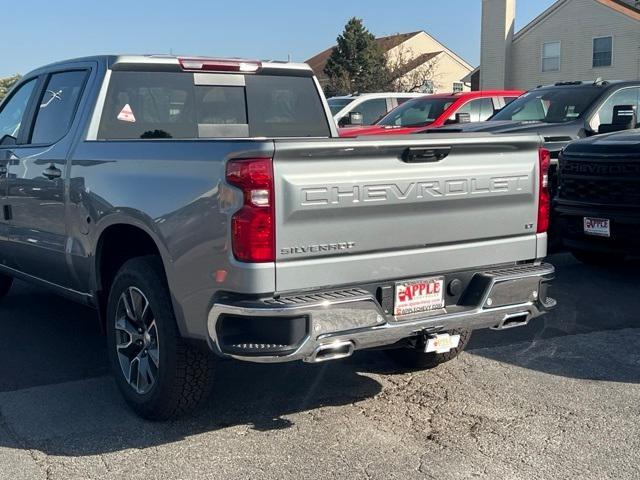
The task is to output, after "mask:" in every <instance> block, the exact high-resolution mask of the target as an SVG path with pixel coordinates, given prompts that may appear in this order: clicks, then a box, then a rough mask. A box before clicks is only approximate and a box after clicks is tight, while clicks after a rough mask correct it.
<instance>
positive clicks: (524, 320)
mask: <svg viewBox="0 0 640 480" xmlns="http://www.w3.org/2000/svg"><path fill="white" fill-rule="evenodd" d="M529 320H531V315H530V313H529V312H518V313H510V314H508V315H505V316H504V318H503V319H502V321H501V322H500V323H499V324H498V325H497V326H495V327H491V330H509V329H510V328H517V327H524V326H525V325H528V324H529Z"/></svg>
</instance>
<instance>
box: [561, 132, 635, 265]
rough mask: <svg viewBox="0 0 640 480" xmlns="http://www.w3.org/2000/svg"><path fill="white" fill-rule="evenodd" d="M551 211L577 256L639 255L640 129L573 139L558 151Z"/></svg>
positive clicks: (607, 259) (601, 259)
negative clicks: (554, 191)
mask: <svg viewBox="0 0 640 480" xmlns="http://www.w3.org/2000/svg"><path fill="white" fill-rule="evenodd" d="M555 204H556V207H555V212H556V215H557V218H558V221H559V224H560V226H561V232H562V241H563V243H564V245H565V246H566V247H567V248H568V249H569V250H570V251H571V252H572V253H573V254H574V256H575V257H577V258H578V259H579V260H581V261H583V262H585V263H590V264H603V265H604V264H606V265H611V264H616V263H620V262H622V261H624V260H625V258H626V257H627V256H636V257H637V256H640V130H632V131H627V132H622V133H615V134H611V135H602V136H599V137H593V138H588V139H585V140H580V141H578V142H574V143H572V144H571V145H569V146H568V147H567V148H565V149H564V150H563V151H562V153H561V154H560V159H559V174H558V196H557V198H556V200H555Z"/></svg>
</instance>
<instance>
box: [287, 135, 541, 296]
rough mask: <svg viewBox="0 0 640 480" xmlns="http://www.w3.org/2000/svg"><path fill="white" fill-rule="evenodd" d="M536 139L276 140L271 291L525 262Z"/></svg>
mask: <svg viewBox="0 0 640 480" xmlns="http://www.w3.org/2000/svg"><path fill="white" fill-rule="evenodd" d="M539 146H540V139H539V138H538V137H537V136H530V135H527V136H523V135H505V136H498V137H496V136H492V135H478V134H469V135H466V134H457V135H455V136H451V135H446V134H444V135H434V134H431V135H428V136H417V135H415V136H410V137H409V136H403V137H397V138H394V139H389V137H386V138H383V137H380V138H374V139H371V138H362V139H344V140H343V141H336V139H329V140H276V141H275V154H274V171H275V189H276V192H275V195H276V202H275V204H276V288H277V290H278V291H279V292H283V291H288V290H300V289H306V288H319V287H325V286H326V287H328V286H336V285H347V284H357V283H363V282H368V281H371V280H372V279H375V280H383V279H393V278H410V277H413V276H422V275H425V274H429V273H435V272H443V271H448V270H455V269H461V268H473V267H476V266H485V265H493V264H499V263H507V262H514V261H520V260H530V259H534V258H536V256H537V253H536V243H537V237H536V222H537V204H538V168H539V166H538V148H539Z"/></svg>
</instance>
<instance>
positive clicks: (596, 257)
mask: <svg viewBox="0 0 640 480" xmlns="http://www.w3.org/2000/svg"><path fill="white" fill-rule="evenodd" d="M571 254H572V255H573V256H574V257H575V258H576V260H578V261H579V262H582V263H584V264H586V265H593V266H596V267H616V266H620V265H622V264H623V263H624V261H625V256H624V255H623V254H621V253H610V252H590V251H586V250H572V251H571Z"/></svg>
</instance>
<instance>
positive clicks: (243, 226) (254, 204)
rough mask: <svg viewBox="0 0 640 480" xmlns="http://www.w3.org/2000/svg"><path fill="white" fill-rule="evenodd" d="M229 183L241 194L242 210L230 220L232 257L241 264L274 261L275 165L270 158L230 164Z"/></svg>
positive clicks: (228, 168) (228, 166)
mask: <svg viewBox="0 0 640 480" xmlns="http://www.w3.org/2000/svg"><path fill="white" fill-rule="evenodd" d="M226 179H227V182H228V183H229V184H231V185H233V186H235V187H238V188H239V189H240V190H242V194H243V199H244V200H243V206H242V208H241V209H240V210H238V211H237V212H236V213H235V214H234V215H233V217H232V218H231V244H232V248H233V255H234V256H235V258H236V259H237V260H240V261H241V262H251V263H259V262H273V261H274V260H275V215H274V205H273V164H272V161H271V159H270V158H251V159H243V160H230V161H229V162H228V163H227V171H226Z"/></svg>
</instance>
